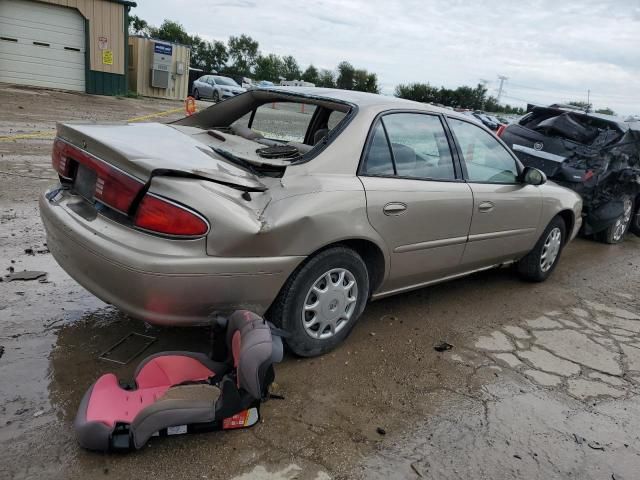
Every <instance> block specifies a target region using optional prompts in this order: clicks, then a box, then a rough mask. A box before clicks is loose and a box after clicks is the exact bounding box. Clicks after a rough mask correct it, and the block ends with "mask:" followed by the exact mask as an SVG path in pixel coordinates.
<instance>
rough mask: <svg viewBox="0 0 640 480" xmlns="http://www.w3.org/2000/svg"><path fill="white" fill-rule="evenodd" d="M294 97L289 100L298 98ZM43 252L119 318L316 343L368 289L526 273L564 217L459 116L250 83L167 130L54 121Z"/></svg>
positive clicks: (572, 221) (343, 322) (337, 337)
mask: <svg viewBox="0 0 640 480" xmlns="http://www.w3.org/2000/svg"><path fill="white" fill-rule="evenodd" d="M302 106H304V108H302ZM53 166H54V168H55V170H56V171H57V173H58V175H59V178H60V182H59V183H58V184H56V185H54V186H52V187H51V188H49V189H48V190H47V191H46V192H45V193H44V194H43V196H42V197H41V198H40V211H41V216H42V220H43V223H44V225H45V228H46V231H47V239H48V240H47V245H48V247H49V249H50V250H51V252H52V254H53V256H54V257H55V259H56V260H57V261H58V262H59V263H60V265H61V266H62V267H63V268H64V269H65V270H66V271H67V272H68V273H69V274H70V275H71V276H72V277H73V278H75V279H76V280H77V281H78V282H79V283H80V284H82V285H84V286H85V287H86V288H87V289H88V290H90V291H91V292H93V293H94V294H95V295H97V296H98V297H100V298H101V299H103V300H104V301H106V302H108V303H111V304H113V305H116V306H117V307H119V308H120V309H122V310H123V311H124V312H126V313H128V314H130V315H131V316H133V317H137V318H140V319H143V320H146V321H148V322H150V323H155V324H164V325H193V324H206V323H207V322H208V321H210V318H211V315H213V314H214V313H215V312H225V311H229V310H235V309H239V308H245V309H251V310H254V311H255V312H257V313H259V314H263V313H265V312H266V314H267V316H268V318H269V319H270V320H271V321H273V322H274V323H276V324H278V325H280V326H281V327H283V328H284V329H286V330H287V331H288V332H289V335H290V336H289V337H288V338H287V342H288V344H289V347H290V348H291V349H292V350H293V351H294V352H295V353H297V354H299V355H303V356H313V355H318V354H321V353H324V352H327V351H329V350H331V349H332V348H334V347H335V346H336V345H338V344H339V343H340V342H341V341H342V340H344V339H345V337H346V336H347V335H348V334H349V332H350V331H351V329H352V328H353V327H354V325H355V323H356V321H357V320H358V318H359V317H360V315H361V314H362V312H363V310H364V308H365V306H366V304H367V302H368V301H369V300H370V299H379V298H383V297H387V296H390V295H395V294H399V293H402V292H406V291H409V290H412V289H416V288H421V287H425V286H427V285H431V284H434V283H438V282H442V281H446V280H449V279H453V278H458V277H461V276H464V275H468V274H470V273H473V272H478V271H481V270H486V269H490V268H495V267H499V266H502V265H508V264H513V263H515V265H516V270H517V271H518V272H519V274H520V275H521V276H522V277H523V278H524V279H527V280H530V281H543V280H545V279H546V278H548V277H549V275H550V274H551V273H552V272H553V270H554V268H555V267H556V265H557V263H558V260H559V258H560V254H561V252H562V249H563V247H564V246H565V245H566V244H567V242H569V241H570V240H571V239H572V238H573V237H574V235H575V234H576V232H577V231H578V229H579V228H580V224H581V215H580V211H581V207H582V202H581V200H580V197H579V196H578V195H577V194H576V193H574V192H572V191H571V190H568V189H565V188H563V187H560V186H557V185H555V184H553V183H545V182H546V178H545V176H544V174H543V173H542V172H540V171H539V170H537V169H535V168H531V167H528V168H527V167H524V166H523V165H522V164H521V163H520V161H519V160H518V159H517V158H516V157H515V155H514V154H513V153H512V152H511V151H510V150H509V149H508V148H507V147H506V145H504V144H503V143H502V142H501V141H500V140H499V139H498V138H497V137H496V136H495V135H493V134H492V133H491V132H490V131H489V130H487V129H486V128H484V127H483V126H481V125H478V124H477V123H475V122H473V121H470V120H469V118H467V117H466V116H464V115H460V114H457V113H455V112H452V111H450V110H445V109H440V108H436V107H431V106H429V105H426V104H423V103H416V102H411V101H408V100H402V99H399V98H394V97H385V96H380V95H374V94H369V93H363V92H355V91H344V90H337V89H324V88H307V87H291V88H283V87H272V88H268V89H253V90H249V91H248V92H246V93H243V94H241V95H238V96H236V97H234V98H230V99H229V100H227V101H225V102H221V103H220V104H216V105H212V106H211V107H209V108H207V109H204V110H201V111H200V112H198V113H196V114H194V115H192V116H190V117H186V118H184V119H181V120H179V121H177V122H174V123H173V124H169V125H165V124H159V123H142V124H123V125H95V124H85V125H82V124H75V123H74V124H58V126H57V136H56V139H55V141H54V149H53Z"/></svg>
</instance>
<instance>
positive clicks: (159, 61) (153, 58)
mask: <svg viewBox="0 0 640 480" xmlns="http://www.w3.org/2000/svg"><path fill="white" fill-rule="evenodd" d="M128 59H129V60H128V70H129V72H128V76H129V90H130V91H131V92H136V93H137V94H139V95H142V96H145V97H156V98H168V99H173V100H184V99H185V98H187V96H188V95H189V62H190V60H191V48H190V47H188V46H186V45H180V44H177V43H170V42H166V41H164V40H156V39H154V38H146V37H140V36H131V37H129V52H128Z"/></svg>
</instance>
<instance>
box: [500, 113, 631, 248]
mask: <svg viewBox="0 0 640 480" xmlns="http://www.w3.org/2000/svg"><path fill="white" fill-rule="evenodd" d="M500 135H501V137H502V139H503V140H504V142H505V143H506V144H507V145H508V146H509V147H510V148H512V149H513V151H514V152H515V154H516V155H517V156H518V158H520V160H521V161H522V163H524V164H525V165H528V166H532V167H535V168H539V169H540V170H542V171H543V172H545V174H546V175H547V176H548V177H549V178H551V179H553V180H554V181H555V182H557V183H559V184H560V185H564V186H566V187H568V188H571V189H572V190H575V191H576V192H578V193H579V194H580V195H581V196H582V199H583V201H584V220H585V221H584V224H583V233H584V234H586V235H594V236H595V237H596V238H598V239H599V240H601V241H603V242H605V243H618V242H621V241H622V240H623V239H624V235H625V233H626V232H627V231H628V230H629V229H631V230H633V231H634V232H635V233H636V234H639V235H640V123H627V122H624V121H622V120H621V119H618V118H617V117H614V116H611V115H600V114H595V113H585V112H583V111H578V110H575V109H566V108H562V107H557V106H552V107H534V108H533V109H532V110H531V111H530V112H529V113H528V114H527V115H525V116H524V117H522V118H521V119H520V121H518V122H517V123H513V124H511V125H509V126H508V127H506V129H504V130H503V131H501V132H500Z"/></svg>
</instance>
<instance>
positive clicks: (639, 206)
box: [630, 197, 640, 237]
mask: <svg viewBox="0 0 640 480" xmlns="http://www.w3.org/2000/svg"><path fill="white" fill-rule="evenodd" d="M630 230H631V231H632V232H633V233H635V234H636V235H638V236H639V237H640V197H638V198H636V213H635V214H634V215H633V218H632V219H631V229H630Z"/></svg>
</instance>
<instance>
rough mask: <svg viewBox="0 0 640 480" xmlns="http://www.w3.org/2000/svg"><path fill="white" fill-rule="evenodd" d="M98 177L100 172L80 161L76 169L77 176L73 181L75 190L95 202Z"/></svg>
mask: <svg viewBox="0 0 640 480" xmlns="http://www.w3.org/2000/svg"><path fill="white" fill-rule="evenodd" d="M97 178H98V174H97V173H96V172H95V170H92V169H91V168H89V167H86V166H84V165H82V164H81V163H79V164H78V169H77V170H76V177H75V179H74V181H73V191H74V192H75V193H77V194H78V195H80V196H81V197H83V198H85V199H86V200H88V201H90V202H91V203H94V202H95V199H94V195H95V192H96V180H97Z"/></svg>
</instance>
